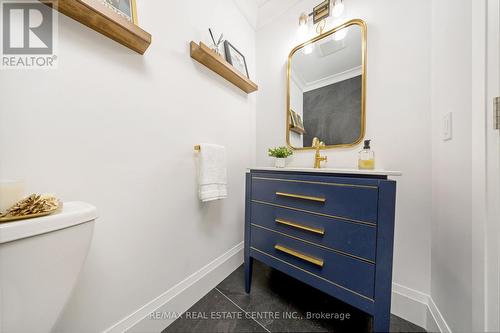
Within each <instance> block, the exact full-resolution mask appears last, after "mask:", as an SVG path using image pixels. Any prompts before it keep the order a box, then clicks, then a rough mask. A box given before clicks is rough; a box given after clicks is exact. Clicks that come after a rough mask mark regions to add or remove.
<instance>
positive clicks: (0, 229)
mask: <svg viewBox="0 0 500 333" xmlns="http://www.w3.org/2000/svg"><path fill="white" fill-rule="evenodd" d="M96 218H97V209H96V208H95V207H94V206H92V205H90V204H88V203H85V202H80V201H73V202H65V203H64V205H63V209H62V210H61V211H60V212H58V213H55V214H53V215H49V216H44V217H38V218H33V219H27V220H21V221H15V222H7V223H0V244H2V243H7V242H12V241H15V240H17V239H22V238H26V237H32V236H36V235H40V234H44V233H47V232H51V231H55V230H59V229H64V228H68V227H71V226H74V225H77V224H82V223H86V222H90V221H94V220H95V219H96Z"/></svg>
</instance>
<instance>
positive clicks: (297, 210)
mask: <svg viewBox="0 0 500 333" xmlns="http://www.w3.org/2000/svg"><path fill="white" fill-rule="evenodd" d="M252 202H255V203H258V204H261V205H268V206H273V207H278V208H285V209H290V210H294V211H296V212H302V213H309V214H313V215H317V216H324V217H328V218H331V219H336V220H342V221H345V222H348V223H354V224H361V225H365V226H367V227H372V228H375V227H376V226H377V224H376V223H372V222H366V221H361V220H356V219H351V218H348V217H342V216H335V215H328V214H323V213H318V212H313V211H311V210H305V209H300V208H295V207H290V206H283V205H277V204H274V203H271V202H265V201H260V200H255V199H253V200H252Z"/></svg>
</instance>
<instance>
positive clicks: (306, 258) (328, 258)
mask: <svg viewBox="0 0 500 333" xmlns="http://www.w3.org/2000/svg"><path fill="white" fill-rule="evenodd" d="M251 248H252V249H253V250H255V251H258V252H261V253H263V254H265V255H267V256H270V257H272V258H274V259H275V260H280V261H284V262H286V263H287V264H289V265H292V266H295V268H298V269H301V270H304V271H307V272H309V273H310V274H312V275H314V276H316V277H319V278H321V279H325V280H327V281H329V282H330V283H333V284H335V285H337V286H338V287H340V288H343V289H347V290H348V291H351V292H354V293H357V294H360V295H363V296H365V297H367V298H370V299H373V290H374V281H375V265H373V264H370V263H366V262H362V261H360V260H356V259H352V258H349V257H347V256H344V255H340V254H337V253H335V252H332V251H329V250H326V249H322V248H319V247H317V246H314V245H309V244H307V243H304V242H301V241H298V240H295V239H292V238H289V237H286V236H282V235H279V234H276V233H273V232H271V231H267V230H264V229H261V228H259V227H255V226H252V233H251Z"/></svg>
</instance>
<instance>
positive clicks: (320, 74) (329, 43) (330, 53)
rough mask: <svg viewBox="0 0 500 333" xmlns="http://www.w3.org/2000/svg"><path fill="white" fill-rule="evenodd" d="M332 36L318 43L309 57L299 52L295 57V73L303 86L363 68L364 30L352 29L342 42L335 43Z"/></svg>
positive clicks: (293, 67) (301, 51)
mask: <svg viewBox="0 0 500 333" xmlns="http://www.w3.org/2000/svg"><path fill="white" fill-rule="evenodd" d="M333 36H334V35H332V36H328V37H325V38H324V39H321V40H319V41H317V42H316V43H315V48H314V50H313V52H312V53H310V54H305V53H304V51H303V50H299V51H297V52H296V53H295V54H294V55H293V58H292V72H293V74H294V75H296V76H297V78H298V79H299V80H300V81H301V83H302V84H303V85H305V86H307V85H310V84H314V83H315V82H318V81H321V80H324V79H327V78H333V77H334V76H335V75H341V74H344V73H346V72H349V71H352V70H354V69H358V68H360V67H361V61H362V48H361V46H362V34H361V29H360V28H359V27H358V26H356V25H354V26H351V27H349V29H348V33H347V36H346V37H345V38H344V39H343V40H342V41H340V42H338V41H335V40H334V38H333ZM325 52H326V53H325Z"/></svg>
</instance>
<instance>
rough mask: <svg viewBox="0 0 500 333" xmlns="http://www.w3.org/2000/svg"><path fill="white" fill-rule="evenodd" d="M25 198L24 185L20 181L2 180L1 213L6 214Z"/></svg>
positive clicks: (0, 189) (0, 190) (0, 186)
mask: <svg viewBox="0 0 500 333" xmlns="http://www.w3.org/2000/svg"><path fill="white" fill-rule="evenodd" d="M23 198H24V183H23V182H22V181H19V180H0V212H5V211H6V210H7V209H9V208H10V207H12V206H13V205H14V204H16V203H17V202H18V201H20V200H21V199H23Z"/></svg>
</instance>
